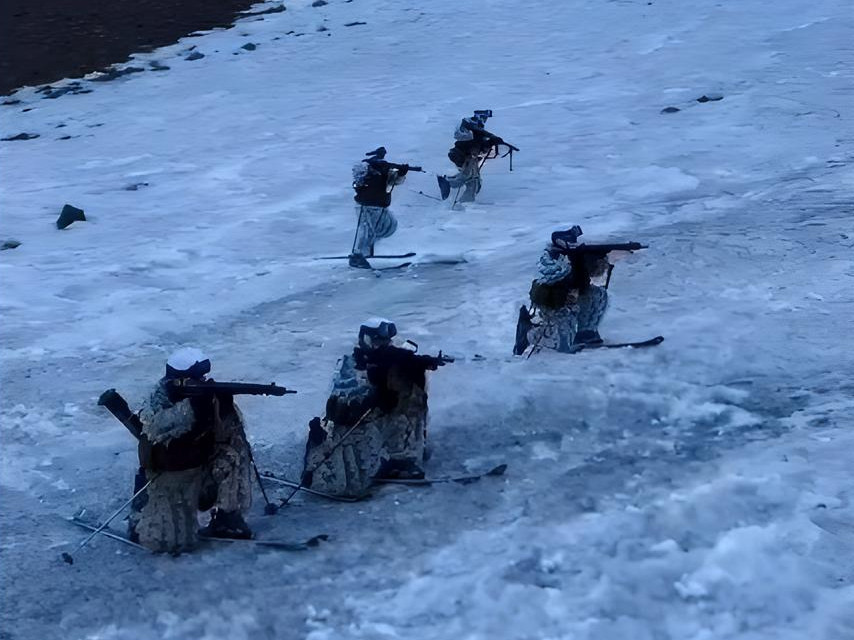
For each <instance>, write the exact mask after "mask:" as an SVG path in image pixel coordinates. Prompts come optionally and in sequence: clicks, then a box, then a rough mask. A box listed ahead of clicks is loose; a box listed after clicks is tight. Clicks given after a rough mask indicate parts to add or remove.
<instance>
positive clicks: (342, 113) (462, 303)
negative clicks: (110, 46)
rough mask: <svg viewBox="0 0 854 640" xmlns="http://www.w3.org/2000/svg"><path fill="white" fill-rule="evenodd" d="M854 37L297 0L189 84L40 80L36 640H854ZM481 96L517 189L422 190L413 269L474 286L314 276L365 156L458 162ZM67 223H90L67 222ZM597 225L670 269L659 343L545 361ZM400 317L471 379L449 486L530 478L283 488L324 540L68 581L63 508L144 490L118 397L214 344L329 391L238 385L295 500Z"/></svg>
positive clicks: (425, 184)
mask: <svg viewBox="0 0 854 640" xmlns="http://www.w3.org/2000/svg"><path fill="white" fill-rule="evenodd" d="M259 8H263V6H260V7H259ZM354 21H364V22H367V24H366V25H358V26H353V27H344V26H343V25H345V24H347V23H351V22H354ZM852 22H854V21H852V16H851V14H850V6H849V5H848V4H847V3H846V2H843V1H842V0H819V1H817V2H813V3H810V4H808V5H807V4H805V3H801V2H795V1H793V0H787V1H784V2H778V3H775V4H774V6H773V8H770V7H769V5H768V3H764V2H759V1H758V0H747V1H745V2H740V3H727V4H721V5H713V4H709V3H702V2H697V1H696V0H688V1H686V2H681V3H676V2H672V1H668V0H666V1H656V2H654V3H647V2H630V1H623V2H598V1H594V0H586V1H582V2H577V3H576V2H573V3H555V2H547V1H545V0H539V1H536V2H528V3H525V4H522V5H520V4H519V3H517V2H510V1H509V0H496V1H493V2H489V3H480V4H479V5H478V7H477V10H476V11H469V10H464V9H461V8H460V6H459V3H455V2H451V1H450V0H434V1H433V2H431V3H428V4H427V5H425V7H423V8H419V9H416V8H411V7H407V6H405V4H400V3H398V4H388V3H381V2H379V1H378V0H359V1H357V2H352V3H345V2H330V3H329V4H328V5H326V6H324V7H320V8H314V7H311V6H310V3H309V2H307V1H305V0H298V1H296V2H293V3H288V10H287V11H286V12H284V13H276V14H271V15H267V16H265V19H264V20H263V21H260V20H257V19H256V18H248V19H246V20H243V21H240V22H239V23H238V24H237V25H236V26H235V27H234V28H232V29H229V30H223V31H215V32H212V33H209V34H206V35H203V36H202V37H196V38H187V39H184V40H183V41H182V42H180V43H178V44H176V45H174V46H172V47H167V48H165V49H161V50H159V51H157V52H153V53H150V54H144V55H140V56H138V57H137V59H136V60H133V61H131V63H130V64H139V63H147V62H150V61H152V60H159V61H160V62H162V63H166V64H168V65H169V66H170V67H171V69H170V70H169V71H164V72H156V73H155V72H146V73H144V74H135V75H133V76H130V77H129V78H128V79H122V80H119V81H114V82H110V83H105V84H100V83H99V84H98V85H97V86H94V85H93V88H94V89H95V90H94V92H93V93H90V94H86V95H71V94H68V95H65V96H63V97H61V98H59V99H57V100H42V99H40V96H39V95H38V94H37V93H35V91H34V89H27V90H23V91H21V92H19V93H18V94H17V95H16V96H15V97H16V98H20V99H21V100H22V103H21V104H19V105H15V106H4V107H2V109H3V111H2V113H3V116H4V118H3V120H2V123H0V124H2V126H0V129H2V134H3V137H6V136H9V135H15V134H17V133H20V132H23V131H26V132H32V133H38V134H39V135H40V138H37V139H34V140H29V141H25V142H8V143H0V165H2V167H3V178H2V181H0V197H2V209H3V215H2V218H0V230H2V231H0V239H4V240H5V239H7V238H12V237H14V238H15V239H17V240H19V241H21V242H22V244H21V246H20V247H18V248H16V249H14V250H10V251H3V252H2V253H0V278H2V283H3V285H2V287H3V288H2V298H0V312H2V316H3V329H2V344H0V365H1V366H2V385H3V391H4V392H3V395H2V399H1V400H0V429H2V430H0V436H2V453H0V455H2V458H1V459H0V462H2V466H0V500H2V503H0V505H2V506H0V532H2V543H0V575H2V582H3V587H2V588H3V600H2V604H0V611H2V623H0V638H2V639H3V640H7V639H8V640H25V639H26V640H29V639H30V638H33V639H36V638H38V639H43V638H63V639H78V638H79V639H81V640H82V639H87V640H96V639H97V640H131V639H133V640H147V639H149V638H151V639H154V638H181V639H184V638H194V639H197V638H205V639H220V638H222V639H225V638H228V639H234V640H242V639H244V638H307V639H309V640H333V639H336V640H337V639H340V638H353V639H356V638H358V639H370V640H386V639H389V640H391V639H396V638H418V639H419V640H432V639H436V640H446V639H448V638H465V639H470V640H481V639H484V640H485V639H487V638H502V639H503V638H507V639H513V640H516V639H518V640H527V639H531V640H533V639H538V640H539V639H546V638H548V639H558V638H560V639H567V640H569V639H572V640H601V639H607V640H622V639H625V640H663V639H668V640H669V639H673V640H713V639H714V640H723V639H729V638H738V639H746V640H760V639H761V640H771V639H773V640H780V639H791V640H801V639H803V638H811V639H812V638H816V639H823V640H845V639H850V638H854V613H852V612H854V606H852V605H854V587H852V586H851V584H852V580H854V561H852V560H851V557H852V555H851V554H852V550H854V507H852V504H851V491H850V454H849V452H850V450H851V447H852V446H854V436H852V435H851V427H852V419H851V417H850V413H851V410H852V405H854V403H852V402H851V400H850V397H851V394H852V391H854V385H852V383H851V374H852V365H851V359H850V355H849V352H850V346H851V340H850V338H849V337H848V335H849V333H848V332H849V326H850V318H851V317H852V313H854V300H852V278H854V259H852V257H851V255H852V254H851V249H852V246H854V231H852V227H851V219H852V213H853V212H854V198H852V197H851V187H852V186H853V185H854V171H852V168H851V165H850V162H851V152H850V149H851V144H852V142H854V126H852V120H851V117H850V106H851V104H852V98H854V90H852V83H851V81H852V74H851V68H852V62H854V56H852V44H851V43H852V42H854V38H851V37H850V36H851V34H852ZM321 25H322V26H325V27H326V28H328V31H318V30H317V29H318V27H319V26H321ZM288 32H293V33H291V34H288ZM297 34H302V35H301V36H298V35H297ZM246 42H252V43H255V44H257V45H258V48H257V49H256V50H255V51H245V50H243V49H241V48H240V47H241V45H242V44H244V43H246ZM191 46H195V47H196V50H198V51H200V52H202V53H204V54H205V57H204V58H202V59H200V60H196V61H192V62H190V61H185V60H183V58H184V57H186V55H187V53H188V51H189V48H190V47H191ZM235 53H237V54H238V55H234V54H235ZM54 86H60V84H59V83H54ZM714 93H719V94H721V95H723V96H724V98H723V100H721V101H717V102H708V103H705V104H702V103H698V102H696V98H698V97H700V96H701V95H704V94H708V95H711V94H714ZM667 106H675V107H678V108H679V109H680V111H679V112H677V113H670V114H666V113H660V112H661V109H663V108H664V107H667ZM25 108H31V109H32V110H30V111H26V112H24V111H22V109H25ZM474 108H492V109H493V110H494V112H495V117H494V119H493V120H492V121H490V128H491V129H492V130H494V131H496V132H497V133H500V134H501V135H503V136H504V137H505V138H506V139H507V140H509V141H511V142H512V143H514V144H516V145H517V146H519V147H520V148H521V149H522V152H521V153H519V154H518V155H517V156H516V158H515V159H514V171H513V172H512V173H509V172H508V171H507V161H506V160H503V161H494V162H491V163H489V165H488V166H487V168H486V170H485V175H484V190H483V192H482V194H481V196H482V202H481V203H478V204H474V205H469V206H467V207H466V209H465V210H464V211H449V210H448V208H447V203H445V204H441V205H440V204H439V203H436V202H435V201H431V200H428V199H426V198H423V197H422V196H420V195H418V194H417V193H414V192H413V191H418V190H419V189H420V190H423V191H425V192H426V193H431V194H432V193H434V192H435V191H436V188H435V183H434V181H433V177H432V176H423V175H412V176H411V177H409V178H408V180H407V182H406V183H405V184H404V185H403V187H399V188H398V189H397V190H396V191H395V201H394V205H393V210H394V211H395V212H396V214H397V215H398V218H399V220H400V227H399V230H398V232H397V234H396V235H395V236H393V237H392V238H390V239H388V240H386V241H383V242H381V244H380V245H379V247H380V249H381V251H382V252H383V253H397V252H404V251H409V250H414V251H418V252H419V255H418V259H424V258H426V257H427V256H428V254H433V255H434V256H439V257H441V256H448V255H460V254H462V255H464V256H465V257H466V258H467V260H468V262H467V263H465V264H462V265H458V266H442V265H430V264H426V263H425V264H422V265H420V266H416V267H414V268H412V269H410V270H406V271H402V272H393V273H386V274H383V275H382V276H380V277H377V276H376V275H374V274H372V273H369V274H366V273H363V272H355V271H353V270H351V269H349V268H348V267H347V266H346V265H345V264H344V263H340V264H339V263H335V262H331V261H316V260H314V258H315V257H316V256H320V255H332V254H339V253H343V252H346V250H347V249H348V248H349V246H350V243H351V241H352V233H353V227H354V224H355V214H354V208H353V206H352V199H351V198H352V196H351V191H350V189H349V188H348V187H349V180H350V167H351V166H352V164H353V163H354V162H356V161H358V159H359V158H361V157H362V154H363V153H364V151H365V150H367V149H371V148H374V147H376V146H378V145H380V144H383V145H385V146H386V147H388V149H389V157H390V158H391V159H392V160H394V161H401V162H407V161H409V162H413V163H418V164H423V165H424V166H425V168H427V169H429V170H431V171H434V172H439V173H444V172H446V171H449V170H450V163H449V162H448V161H447V160H446V152H447V148H448V147H449V146H450V141H451V133H452V131H453V128H454V127H455V126H456V124H457V122H458V121H459V119H460V117H462V116H463V115H466V114H467V113H469V112H470V111H471V110H472V109H474ZM59 125H65V126H62V127H61V128H57V127H58V126H59ZM66 135H70V136H72V137H71V138H70V139H67V140H57V138H59V137H61V136H66ZM144 183H147V184H144ZM132 185H138V187H137V189H136V190H126V188H127V187H129V186H132ZM66 202H68V203H70V204H73V205H75V206H79V207H81V208H83V209H85V211H86V215H87V218H88V219H89V221H88V222H86V223H76V224H74V225H73V226H72V227H70V228H69V229H67V230H65V231H62V232H59V231H56V229H55V228H53V221H54V220H55V218H56V216H57V215H58V212H59V210H60V208H61V207H62V205H63V204H65V203H66ZM575 223H577V224H581V225H582V227H583V228H584V230H585V236H584V237H585V239H588V240H589V241H602V240H606V239H610V238H614V239H625V240H638V241H643V242H644V243H646V244H649V245H650V248H649V249H648V250H646V251H642V252H639V253H637V254H635V255H634V256H632V257H630V258H629V259H627V260H626V261H625V262H620V263H618V265H617V268H616V269H615V272H614V279H613V282H612V287H611V293H612V303H611V307H610V310H609V313H608V316H606V319H605V321H604V322H603V325H602V330H603V333H604V334H605V335H606V336H607V337H608V338H610V339H612V340H614V341H620V340H623V339H635V338H647V337H650V336H653V335H656V334H658V333H663V334H664V335H665V336H666V340H665V342H664V343H663V344H662V345H661V346H658V347H656V348H654V349H648V350H643V351H636V352H631V351H623V350H620V351H612V352H602V351H599V352H591V353H581V354H579V355H577V356H574V357H572V358H567V357H564V356H559V355H557V354H542V355H540V356H537V357H535V358H531V359H530V360H521V359H514V358H513V357H512V356H510V355H509V353H510V350H511V346H512V339H513V327H514V326H515V318H516V311H517V309H518V305H519V304H520V303H521V302H523V301H525V299H526V293H527V291H528V288H529V286H530V280H531V279H532V278H533V275H534V269H535V265H536V260H537V258H538V256H539V252H540V251H541V249H542V246H543V244H544V242H545V240H546V239H547V237H548V233H549V232H550V231H552V230H553V229H555V228H558V227H563V228H566V227H568V226H569V225H571V224H575ZM425 262H427V260H425ZM376 314H382V315H386V316H389V317H392V318H394V319H395V320H396V321H397V323H398V327H399V329H400V331H401V334H402V335H404V336H405V337H409V338H412V339H413V340H415V341H416V342H418V343H419V344H420V346H421V349H422V350H423V351H425V352H431V353H435V351H436V350H438V349H439V348H441V349H443V350H444V351H445V352H446V353H449V354H451V355H456V356H457V357H458V360H457V362H456V363H454V364H452V365H449V366H447V367H444V368H442V369H441V370H439V371H438V372H436V373H435V374H433V375H432V376H431V425H430V439H431V447H432V450H433V457H432V458H431V460H430V462H429V463H428V465H429V471H430V474H431V475H434V476H441V475H452V474H457V473H460V472H463V471H466V472H477V471H482V470H486V469H489V468H491V467H492V466H494V465H496V464H498V463H501V462H507V463H508V464H509V469H508V472H507V475H506V476H505V477H502V478H485V479H482V480H481V481H480V482H478V483H475V484H472V485H466V486H458V485H438V486H434V487H432V488H429V489H425V488H411V487H392V486H387V487H383V488H381V489H378V490H377V492H376V495H375V496H374V497H373V498H372V499H371V500H368V501H365V502H360V503H357V504H351V505H346V504H332V503H326V502H322V501H318V500H315V499H312V498H309V497H306V496H300V497H299V498H297V499H295V500H294V502H293V503H292V505H291V506H289V507H287V508H286V509H284V510H283V511H282V512H280V515H277V516H275V517H265V516H263V515H262V507H263V503H262V502H261V499H260V495H256V504H255V506H254V507H253V512H252V514H251V515H250V522H251V524H252V526H253V527H254V528H255V530H256V533H257V535H258V537H259V538H265V537H266V538H271V539H293V540H297V539H301V538H304V537H306V536H310V535H315V534H318V533H321V532H325V533H329V534H330V541H329V542H328V543H326V544H324V545H322V546H321V547H320V548H318V549H315V550H311V551H307V552H303V553H298V554H295V553H290V554H288V553H282V552H280V551H271V550H264V549H260V548H259V549H255V548H251V547H248V546H239V545H234V546H232V547H227V548H217V549H204V550H201V551H199V552H198V553H195V554H193V555H190V556H182V557H179V558H171V557H157V556H148V555H145V554H141V553H138V552H136V551H135V550H133V549H130V548H126V547H123V546H122V545H119V544H118V543H115V542H114V541H111V540H106V539H99V540H96V541H94V542H93V543H91V544H90V546H89V548H87V549H85V550H84V551H81V552H80V553H78V554H76V558H77V561H76V562H75V564H74V565H73V566H71V567H69V566H67V565H65V564H64V563H62V562H61V561H60V560H59V554H60V552H61V551H64V550H69V549H70V548H71V547H69V545H70V544H76V542H77V541H78V540H80V539H81V535H80V531H79V530H77V529H75V528H73V527H71V526H70V525H68V524H66V523H64V522H63V521H62V518H63V517H65V516H68V515H71V514H73V513H76V512H77V511H79V510H80V509H86V512H87V515H88V517H90V518H91V519H93V520H96V519H98V518H101V517H104V516H105V515H106V514H109V513H111V512H112V511H113V510H114V509H115V508H117V507H118V506H119V505H120V504H121V503H122V502H123V501H124V500H125V499H127V497H129V495H130V493H129V492H130V488H131V485H132V475H133V471H134V468H135V460H136V450H135V447H134V446H133V442H132V441H131V438H130V436H129V435H128V434H127V433H126V432H125V430H124V429H123V428H122V427H121V426H120V425H119V424H118V423H116V422H115V421H114V420H113V419H112V418H111V417H110V416H109V415H107V414H106V412H104V411H100V410H99V408H98V407H97V406H96V405H95V401H96V399H97V397H98V395H99V394H100V393H101V391H103V390H104V389H106V388H108V387H113V386H115V387H116V388H118V390H119V391H120V392H122V393H124V394H125V395H126V397H127V398H128V400H129V401H130V402H131V405H132V406H133V405H136V404H137V403H138V402H139V401H140V400H141V399H142V398H143V397H144V395H145V394H146V393H147V391H148V389H149V387H150V385H151V384H153V383H154V381H155V380H156V379H157V377H158V376H159V374H160V371H161V368H162V365H163V360H164V359H165V355H166V354H167V353H168V352H169V351H171V350H172V349H173V348H174V347H175V346H177V345H182V344H193V345H197V346H200V347H202V348H204V349H206V350H207V351H208V352H209V354H210V356H211V359H212V361H213V363H214V371H213V373H214V375H215V376H216V377H217V378H218V379H235V380H251V381H259V382H268V381H270V380H275V381H276V382H278V383H280V384H284V385H287V386H289V387H293V388H296V389H298V390H299V394H298V395H296V396H287V397H285V398H252V397H247V398H241V399H240V405H241V407H242V408H243V409H244V413H245V414H246V416H247V421H248V430H249V434H250V439H251V440H252V442H253V446H254V447H255V457H256V459H257V460H258V463H259V465H260V467H261V468H262V469H263V470H270V471H275V472H280V473H286V474H287V475H289V477H291V478H296V477H297V476H298V474H299V471H300V468H299V466H300V464H301V459H302V447H303V441H304V435H305V431H306V429H305V425H306V424H307V422H308V419H309V418H310V417H311V416H313V415H314V414H315V413H317V412H318V411H319V410H321V408H322V407H323V403H324V401H325V395H326V392H327V390H328V384H329V381H330V379H331V375H332V372H333V370H334V366H335V361H336V360H337V358H338V357H339V356H340V355H341V354H343V353H344V352H345V351H347V350H348V349H349V348H350V346H351V343H352V341H353V339H354V337H355V334H356V330H357V327H358V324H359V322H360V321H361V320H362V319H363V318H364V317H368V316H372V315H376ZM476 354H477V355H479V356H482V358H476V357H475V355H476ZM270 489H271V492H272V493H277V489H275V488H274V487H270ZM278 495H286V493H285V492H278ZM121 526H122V525H119V527H121Z"/></svg>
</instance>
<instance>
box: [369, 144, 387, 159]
mask: <svg viewBox="0 0 854 640" xmlns="http://www.w3.org/2000/svg"><path fill="white" fill-rule="evenodd" d="M385 154H386V150H385V147H377V148H376V149H374V150H373V151H368V152H367V153H366V154H365V155H366V156H367V157H368V158H376V159H377V160H382V159H383V158H385Z"/></svg>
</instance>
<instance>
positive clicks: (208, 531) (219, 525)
mask: <svg viewBox="0 0 854 640" xmlns="http://www.w3.org/2000/svg"><path fill="white" fill-rule="evenodd" d="M199 534H201V535H202V536H204V537H207V538H233V539H235V540H250V539H251V538H252V529H250V528H249V525H248V524H246V520H244V519H243V516H242V515H240V512H238V511H223V510H222V509H214V512H213V515H212V516H211V521H210V522H209V523H208V526H206V527H204V528H202V529H201V530H200V531H199Z"/></svg>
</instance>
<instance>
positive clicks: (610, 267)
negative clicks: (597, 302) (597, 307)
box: [605, 263, 614, 289]
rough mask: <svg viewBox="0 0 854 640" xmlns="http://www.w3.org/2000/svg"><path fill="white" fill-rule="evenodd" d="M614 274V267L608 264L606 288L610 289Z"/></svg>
mask: <svg viewBox="0 0 854 640" xmlns="http://www.w3.org/2000/svg"><path fill="white" fill-rule="evenodd" d="M613 272H614V265H612V264H610V263H609V264H608V277H607V278H605V288H606V289H607V288H608V285H609V284H611V274H612V273H613Z"/></svg>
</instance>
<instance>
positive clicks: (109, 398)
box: [98, 379, 296, 440]
mask: <svg viewBox="0 0 854 640" xmlns="http://www.w3.org/2000/svg"><path fill="white" fill-rule="evenodd" d="M166 385H167V387H169V390H170V392H172V393H175V395H176V396H177V397H179V398H199V397H204V396H206V395H210V396H215V395H230V396H236V395H254V396H259V395H265V396H283V395H285V394H287V393H296V391H293V390H291V389H286V388H285V387H279V386H277V385H275V384H246V383H243V382H214V381H213V380H204V381H201V380H191V379H183V380H181V379H175V380H169V381H168V382H167V383H166ZM98 406H101V407H106V408H107V411H109V412H110V413H112V414H113V416H114V417H115V418H116V419H117V420H118V421H119V422H121V423H122V424H123V425H124V426H125V428H126V429H127V430H128V431H130V432H131V435H132V436H133V437H134V438H136V439H137V440H139V439H140V437H141V436H142V421H141V420H140V419H139V416H138V415H136V414H135V413H134V412H133V411H131V410H130V407H129V406H128V403H127V401H126V400H125V399H124V398H123V397H122V396H121V394H119V393H118V392H117V391H116V390H115V389H107V390H106V391H104V393H102V394H101V397H99V398H98Z"/></svg>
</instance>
